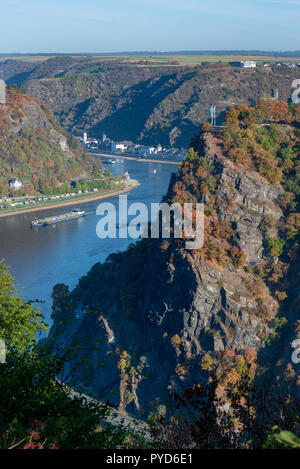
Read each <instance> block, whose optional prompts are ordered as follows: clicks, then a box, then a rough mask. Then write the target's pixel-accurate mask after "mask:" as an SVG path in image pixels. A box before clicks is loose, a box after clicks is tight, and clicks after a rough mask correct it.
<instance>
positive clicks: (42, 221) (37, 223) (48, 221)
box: [31, 208, 85, 228]
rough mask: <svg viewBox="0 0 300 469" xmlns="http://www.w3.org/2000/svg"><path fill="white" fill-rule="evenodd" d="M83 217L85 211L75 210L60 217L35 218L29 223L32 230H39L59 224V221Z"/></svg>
mask: <svg viewBox="0 0 300 469" xmlns="http://www.w3.org/2000/svg"><path fill="white" fill-rule="evenodd" d="M84 216H85V211H84V210H80V209H79V208H75V209H73V210H71V212H68V213H64V214H62V215H56V216H54V217H48V218H35V219H34V220H33V221H32V222H31V227H32V228H39V227H41V226H47V225H53V224H54V223H60V222H61V221H68V220H73V219H74V218H81V217H84Z"/></svg>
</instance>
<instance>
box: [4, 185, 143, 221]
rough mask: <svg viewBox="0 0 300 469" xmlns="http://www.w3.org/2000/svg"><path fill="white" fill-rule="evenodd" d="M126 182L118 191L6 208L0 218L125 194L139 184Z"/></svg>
mask: <svg viewBox="0 0 300 469" xmlns="http://www.w3.org/2000/svg"><path fill="white" fill-rule="evenodd" d="M126 184H127V185H126V187H124V188H123V189H120V190H118V191H112V192H106V193H104V194H103V193H102V194H94V193H93V194H91V195H90V196H88V195H86V194H85V195H83V196H76V199H73V200H64V201H56V202H50V203H49V204H47V203H44V204H43V205H35V206H34V207H30V208H28V207H26V208H25V207H24V208H19V209H18V210H8V211H7V212H3V213H0V218H4V217H9V216H12V215H20V214H22V213H30V212H37V211H40V210H49V209H51V208H57V207H67V206H70V205H77V204H84V203H87V202H91V201H92V200H101V199H107V198H109V197H115V196H117V195H121V194H125V193H126V192H129V191H131V190H132V189H135V188H136V187H138V186H139V185H140V183H139V182H138V181H136V180H135V179H129V180H128V181H126Z"/></svg>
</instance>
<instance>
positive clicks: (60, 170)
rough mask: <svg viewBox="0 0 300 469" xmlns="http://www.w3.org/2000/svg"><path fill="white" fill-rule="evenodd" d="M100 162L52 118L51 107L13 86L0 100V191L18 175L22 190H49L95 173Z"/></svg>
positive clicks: (45, 191) (28, 191) (3, 191)
mask: <svg viewBox="0 0 300 469" xmlns="http://www.w3.org/2000/svg"><path fill="white" fill-rule="evenodd" d="M99 168H100V165H99V164H98V163H97V162H96V161H95V160H94V159H93V158H91V157H90V156H89V155H87V154H86V153H85V152H84V151H83V149H82V148H81V145H80V144H79V142H77V141H76V140H75V139H74V137H72V136H71V135H70V134H69V133H68V132H66V131H65V130H64V129H63V128H62V127H61V126H60V125H59V124H58V122H57V121H56V120H55V118H54V116H53V114H52V112H51V111H49V110H48V109H47V108H46V107H45V106H44V105H43V104H41V103H40V102H39V101H37V100H36V99H35V98H32V97H30V96H26V95H25V94H23V93H21V92H20V91H18V90H17V89H14V88H9V89H8V90H7V99H6V104H0V193H1V194H7V193H8V191H9V186H8V181H9V180H10V179H11V178H13V177H19V178H21V180H22V182H23V183H24V187H23V189H22V190H23V192H24V193H33V192H35V191H39V192H41V193H51V192H52V193H53V192H55V191H56V190H58V189H59V187H60V186H61V185H63V184H64V183H68V182H70V181H71V180H72V179H74V178H77V179H78V178H80V177H81V178H86V177H90V176H91V175H94V176H95V175H97V174H99Z"/></svg>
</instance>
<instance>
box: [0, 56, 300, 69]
mask: <svg viewBox="0 0 300 469" xmlns="http://www.w3.org/2000/svg"><path fill="white" fill-rule="evenodd" d="M71 57H73V58H76V59H78V60H82V61H86V60H90V61H91V62H103V61H105V62H107V61H108V62H109V61H117V62H121V63H136V64H138V65H143V63H142V62H145V65H146V64H147V65H151V64H153V65H159V64H161V65H164V64H165V65H169V66H172V65H173V66H175V65H177V66H178V65H181V66H182V65H190V66H194V65H199V64H201V63H203V62H208V63H216V62H223V63H228V62H240V61H242V60H254V61H256V62H257V63H263V62H287V63H290V62H297V63H298V62H300V58H297V57H273V56H255V55H253V56H247V55H184V54H183V55H119V56H118V55H110V56H76V55H72V56H71ZM49 58H53V56H30V55H28V56H22V57H13V56H11V57H0V61H3V60H7V59H13V60H20V61H28V62H43V61H45V60H48V59H49ZM90 68H91V70H93V65H92V64H91V67H90Z"/></svg>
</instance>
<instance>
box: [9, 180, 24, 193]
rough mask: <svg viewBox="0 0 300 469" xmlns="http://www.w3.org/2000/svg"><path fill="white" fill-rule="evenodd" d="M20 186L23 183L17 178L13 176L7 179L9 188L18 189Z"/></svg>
mask: <svg viewBox="0 0 300 469" xmlns="http://www.w3.org/2000/svg"><path fill="white" fill-rule="evenodd" d="M22 186H23V183H22V181H20V179H18V178H13V179H11V180H10V181H9V188H10V189H12V190H14V191H18V190H20V189H21V187H22Z"/></svg>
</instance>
